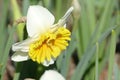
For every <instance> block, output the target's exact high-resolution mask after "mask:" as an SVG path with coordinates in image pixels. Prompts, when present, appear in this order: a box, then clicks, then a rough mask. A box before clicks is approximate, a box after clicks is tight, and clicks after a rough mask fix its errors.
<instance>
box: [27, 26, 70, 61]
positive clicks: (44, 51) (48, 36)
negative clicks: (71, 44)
mask: <svg viewBox="0 0 120 80" xmlns="http://www.w3.org/2000/svg"><path fill="white" fill-rule="evenodd" d="M70 35H71V33H70V31H69V30H67V29H66V28H64V27H59V28H58V29H57V30H56V31H55V32H50V31H48V32H46V33H44V34H42V35H40V37H39V39H38V40H36V41H35V42H34V43H32V44H31V45H30V48H29V56H30V58H31V59H32V60H33V61H37V62H38V63H43V62H44V61H48V62H49V61H50V60H51V59H53V58H56V57H57V56H59V55H60V53H61V51H62V50H64V49H66V47H67V46H68V41H69V40H70Z"/></svg>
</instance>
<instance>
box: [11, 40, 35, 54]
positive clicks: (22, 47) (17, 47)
mask: <svg viewBox="0 0 120 80" xmlns="http://www.w3.org/2000/svg"><path fill="white" fill-rule="evenodd" d="M31 42H33V39H31V38H28V39H26V40H24V41H21V42H18V43H15V44H13V45H12V50H13V51H22V52H28V50H29V45H30V43H31Z"/></svg>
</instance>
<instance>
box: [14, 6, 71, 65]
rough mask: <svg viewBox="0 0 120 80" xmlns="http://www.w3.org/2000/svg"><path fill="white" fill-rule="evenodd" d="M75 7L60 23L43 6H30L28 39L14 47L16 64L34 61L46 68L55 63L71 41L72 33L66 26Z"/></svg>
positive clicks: (27, 23)
mask: <svg viewBox="0 0 120 80" xmlns="http://www.w3.org/2000/svg"><path fill="white" fill-rule="evenodd" d="M72 11H73V7H71V8H70V9H69V10H68V11H67V12H66V14H65V15H64V16H63V17H62V18H61V19H60V20H59V21H58V23H56V24H53V23H54V21H55V18H54V16H53V15H52V14H51V13H50V12H49V11H48V10H47V9H46V8H44V7H42V6H38V5H37V6H35V5H34V6H30V7H29V9H28V12H27V22H26V27H27V33H28V39H26V40H24V41H22V42H18V43H15V44H13V45H12V50H13V51H15V53H14V54H13V55H12V60H13V61H16V62H20V61H26V60H28V59H32V60H33V61H36V62H38V63H42V64H43V65H45V66H49V65H50V64H53V63H54V60H55V59H56V58H57V57H58V56H59V55H60V53H61V51H62V50H65V49H66V47H67V46H68V41H69V40H70V35H71V32H70V31H69V30H68V29H66V27H65V26H64V25H65V23H66V21H67V19H68V17H69V16H70V14H71V12H72Z"/></svg>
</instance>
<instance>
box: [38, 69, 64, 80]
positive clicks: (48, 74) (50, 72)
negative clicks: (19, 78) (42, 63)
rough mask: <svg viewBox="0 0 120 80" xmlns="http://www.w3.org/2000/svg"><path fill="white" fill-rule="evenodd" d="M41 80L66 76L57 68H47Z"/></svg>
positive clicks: (62, 79)
mask: <svg viewBox="0 0 120 80" xmlns="http://www.w3.org/2000/svg"><path fill="white" fill-rule="evenodd" d="M40 80H65V78H64V77H63V76H62V75H61V74H60V73H58V72H57V71H55V70H46V71H45V73H44V74H43V75H42V76H41V78H40Z"/></svg>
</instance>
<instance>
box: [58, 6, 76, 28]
mask: <svg viewBox="0 0 120 80" xmlns="http://www.w3.org/2000/svg"><path fill="white" fill-rule="evenodd" d="M73 9H74V8H73V7H70V8H69V9H68V10H67V12H66V13H65V15H64V16H63V17H62V18H61V19H60V20H59V21H58V25H60V26H63V25H65V23H66V22H67V20H68V19H69V16H70V15H71V13H72V11H73Z"/></svg>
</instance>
